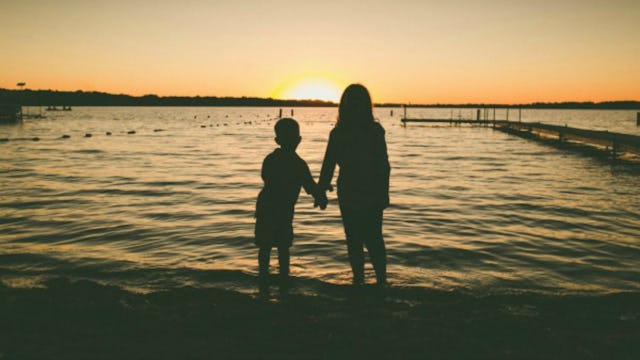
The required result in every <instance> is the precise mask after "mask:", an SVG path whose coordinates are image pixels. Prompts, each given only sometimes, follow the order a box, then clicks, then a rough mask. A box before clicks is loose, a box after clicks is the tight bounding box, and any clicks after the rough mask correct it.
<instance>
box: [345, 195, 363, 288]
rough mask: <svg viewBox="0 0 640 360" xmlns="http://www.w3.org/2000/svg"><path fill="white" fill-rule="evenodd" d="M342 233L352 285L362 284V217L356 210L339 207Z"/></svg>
mask: <svg viewBox="0 0 640 360" xmlns="http://www.w3.org/2000/svg"><path fill="white" fill-rule="evenodd" d="M340 213H341V214H342V223H343V224H344V233H345V235H346V237H347V252H348V254H349V263H351V271H352V272H353V283H354V284H355V285H360V284H363V283H364V248H363V238H362V235H363V234H362V228H363V224H362V217H361V216H360V213H359V212H358V211H357V210H354V209H349V208H343V207H342V206H341V207H340Z"/></svg>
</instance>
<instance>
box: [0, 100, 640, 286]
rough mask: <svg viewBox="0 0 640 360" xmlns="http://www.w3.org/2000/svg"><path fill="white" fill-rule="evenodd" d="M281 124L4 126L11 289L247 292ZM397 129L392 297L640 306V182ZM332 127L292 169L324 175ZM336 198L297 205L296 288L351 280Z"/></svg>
mask: <svg viewBox="0 0 640 360" xmlns="http://www.w3.org/2000/svg"><path fill="white" fill-rule="evenodd" d="M277 111H278V109H277V108H126V107H120V108H74V110H73V111H71V112H64V113H63V112H58V113H49V114H47V115H48V117H47V118H46V119H41V120H27V121H25V123H24V124H23V125H22V126H3V127H0V138H9V139H11V140H10V141H8V142H2V143H0V160H1V161H0V212H1V213H2V216H1V217H0V229H1V232H0V278H1V280H2V282H3V283H5V284H7V285H11V286H37V285H38V284H39V283H40V282H41V281H43V280H45V279H47V278H50V277H57V276H64V277H70V278H84V279H90V280H94V281H99V282H103V283H107V284H116V285H119V286H123V287H125V288H130V289H138V290H144V289H147V290H155V289H168V288H174V287H179V286H184V285H191V286H196V287H211V286H214V287H215V286H217V287H220V286H222V287H225V288H233V289H238V290H246V289H247V288H249V287H250V286H252V285H251V281H250V279H251V278H250V276H247V275H254V274H255V273H256V270H257V269H256V259H255V258H256V249H255V248H254V246H253V244H252V233H253V217H252V215H253V208H254V205H255V199H256V196H257V193H258V191H259V190H260V187H261V179H260V166H261V162H262V159H263V158H264V156H265V155H266V154H268V153H269V152H270V151H271V150H272V149H273V148H274V147H275V143H274V142H273V137H274V135H273V131H272V127H273V121H272V119H273V118H274V117H275V116H276V115H277ZM400 112H401V111H400V110H399V109H395V116H391V115H390V113H389V109H379V110H377V115H378V117H379V119H380V121H381V123H382V124H383V126H384V127H385V128H386V130H387V142H388V148H389V156H390V161H391V166H392V175H391V202H392V206H391V207H390V208H389V209H388V210H387V211H386V212H385V225H384V233H385V239H386V243H387V248H388V257H389V272H390V279H391V281H392V282H393V283H394V284H396V285H399V286H415V287H424V288H433V289H438V290H460V291H465V292H470V293H474V294H488V293H505V292H509V293H512V292H540V293H552V294H569V293H595V294H602V293H608V292H616V291H638V290H640V281H639V280H638V279H640V240H639V236H638V234H640V207H639V206H638V189H639V188H640V177H639V176H638V175H639V174H640V171H639V170H638V169H637V167H633V166H630V165H612V164H610V163H607V162H606V161H603V160H602V159H597V158H592V157H588V156H585V155H581V154H579V153H574V152H571V151H569V150H563V149H559V148H555V147H551V146H548V145H544V144H540V143H536V142H533V141H530V140H525V139H521V138H518V137H514V136H511V135H508V134H504V133H501V132H497V131H493V130H492V129H490V128H482V127H448V126H418V125H410V126H408V127H406V128H405V127H401V126H400V121H399V115H400ZM409 112H410V113H409V115H410V116H416V117H417V116H429V117H444V118H449V117H450V116H454V117H467V118H471V117H473V116H474V114H475V112H474V110H459V111H458V110H455V111H454V114H453V115H452V113H451V110H449V109H410V111H409ZM285 113H286V114H288V113H289V109H285ZM513 116H514V115H513V113H512V114H511V115H510V118H511V119H514V118H513ZM515 116H517V111H516V112H515ZM335 117H336V109H335V108H296V109H295V118H296V119H298V120H299V121H300V123H301V131H302V137H303V140H302V143H301V145H300V147H299V149H298V153H299V154H300V155H301V156H302V157H303V158H304V159H305V160H306V161H307V162H308V163H309V166H310V168H311V170H312V172H313V173H314V175H315V176H317V175H318V173H319V170H320V162H321V160H322V155H323V153H324V147H325V145H326V140H327V137H328V133H329V131H330V129H331V127H332V123H333V122H334V120H335ZM497 118H504V116H500V111H499V112H498V114H497ZM515 119H517V117H516V118H515ZM522 120H523V121H541V122H547V123H558V124H565V123H568V125H570V126H575V127H582V128H592V129H608V130H610V131H620V132H626V133H635V134H638V133H640V130H639V128H637V127H636V126H635V111H585V110H577V111H568V110H525V111H523V112H522ZM160 129H161V130H162V131H154V130H160ZM131 130H134V131H135V132H136V133H135V134H127V132H128V131H131ZM107 131H108V132H111V133H112V135H110V136H107V135H106V134H105V133H106V132H107ZM86 133H91V134H92V135H93V136H92V137H84V135H85V134H86ZM63 134H68V135H70V138H68V139H61V138H60V137H61V136H62V135H63ZM36 136H37V137H39V138H40V141H31V140H30V139H31V138H33V137H36ZM334 183H335V179H334ZM330 199H331V200H332V202H331V203H330V205H329V208H328V209H327V210H326V211H324V212H323V211H320V210H318V209H314V208H313V206H312V203H313V202H312V199H311V197H309V196H307V195H304V194H302V195H301V197H300V201H299V203H298V205H297V209H296V218H295V223H294V228H295V232H296V238H295V241H294V247H293V248H292V274H293V275H294V276H296V277H298V278H300V281H302V282H304V281H305V279H319V280H321V281H322V282H325V283H333V284H345V283H348V282H349V281H350V271H349V266H348V261H347V257H346V246H345V244H344V235H343V231H342V226H341V222H340V218H339V214H338V209H337V203H336V201H335V193H332V194H330ZM368 273H369V274H368V275H369V276H370V275H372V274H371V271H370V270H369V271H368ZM248 279H249V280H248ZM369 281H372V280H371V279H369ZM309 283H315V282H311V281H309Z"/></svg>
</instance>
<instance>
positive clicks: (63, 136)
mask: <svg viewBox="0 0 640 360" xmlns="http://www.w3.org/2000/svg"><path fill="white" fill-rule="evenodd" d="M70 137H71V136H69V135H67V134H65V135H62V137H61V138H62V139H68V138H70Z"/></svg>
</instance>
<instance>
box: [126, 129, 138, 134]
mask: <svg viewBox="0 0 640 360" xmlns="http://www.w3.org/2000/svg"><path fill="white" fill-rule="evenodd" d="M135 133H136V131H135V130H129V131H127V134H129V135H132V134H135Z"/></svg>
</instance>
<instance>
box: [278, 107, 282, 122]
mask: <svg viewBox="0 0 640 360" xmlns="http://www.w3.org/2000/svg"><path fill="white" fill-rule="evenodd" d="M278 119H282V108H280V111H279V112H278Z"/></svg>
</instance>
